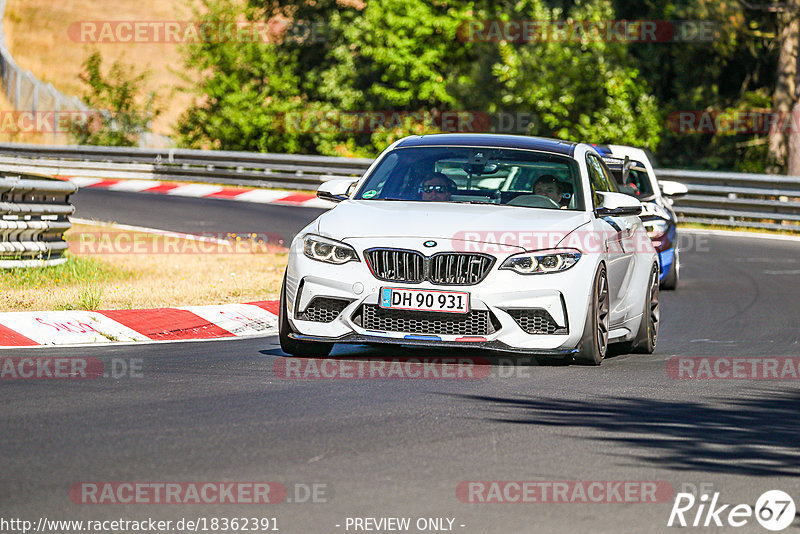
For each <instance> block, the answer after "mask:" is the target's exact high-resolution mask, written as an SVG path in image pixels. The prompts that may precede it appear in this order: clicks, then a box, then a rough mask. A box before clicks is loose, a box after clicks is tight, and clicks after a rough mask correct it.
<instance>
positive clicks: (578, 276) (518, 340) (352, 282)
mask: <svg viewBox="0 0 800 534" xmlns="http://www.w3.org/2000/svg"><path fill="white" fill-rule="evenodd" d="M361 257H362V258H363V255H362V256H361ZM503 259H504V258H502V257H498V261H497V262H496V263H495V265H494V266H493V267H492V270H491V271H490V272H489V274H488V275H487V277H486V278H485V279H484V280H483V281H482V282H480V283H479V284H476V285H471V286H442V285H434V284H431V283H429V282H423V283H420V284H404V283H398V282H386V281H381V280H378V279H376V278H375V277H374V276H373V275H372V273H371V272H370V270H369V268H368V267H367V265H366V263H365V262H364V261H363V259H362V261H361V262H350V263H347V264H344V265H331V264H326V263H322V262H318V261H315V260H311V259H310V258H307V257H306V256H305V255H303V253H302V251H301V250H298V249H296V248H293V250H292V251H291V253H290V258H289V264H288V267H287V271H286V273H287V274H286V296H287V299H286V300H287V317H288V318H289V322H290V324H291V327H292V330H293V332H294V337H295V338H296V339H299V340H307V341H324V342H333V343H386V344H395V345H397V344H400V345H417V346H430V347H437V346H438V347H465V348H466V347H470V348H485V349H492V350H497V351H507V352H520V353H532V354H542V355H553V356H566V355H570V354H572V353H573V352H574V350H575V348H576V347H577V346H578V344H579V342H580V339H581V337H582V335H583V326H584V323H585V319H586V312H587V309H588V306H589V300H590V295H591V283H592V280H593V276H594V272H595V269H596V265H597V261H599V259H598V258H597V257H595V256H594V255H591V254H587V255H584V256H583V257H582V258H581V260H580V261H579V262H578V263H577V264H576V265H575V266H574V267H572V268H571V269H569V270H566V271H564V272H560V273H551V274H543V275H531V276H523V275H519V274H517V273H514V272H512V271H507V270H498V266H499V265H500V264H501V263H502V260H503ZM382 287H393V288H406V289H431V290H439V291H442V290H444V291H462V292H467V293H469V294H470V310H471V311H475V312H488V314H489V315H488V316H489V318H490V320H491V321H492V323H493V328H492V329H491V330H493V331H491V332H488V333H484V334H481V335H472V334H463V333H462V334H447V333H444V332H443V331H441V330H440V331H437V330H436V328H428V329H423V330H424V331H420V329H419V328H418V329H417V331H394V330H375V329H370V328H366V327H365V325H364V324H363V322H362V324H359V317H360V316H361V315H362V314H363V312H364V310H363V307H364V306H365V305H366V306H374V307H378V295H379V293H380V290H381V288H382ZM317 297H320V298H323V297H327V298H334V299H341V300H344V301H347V302H348V304H347V305H346V307H345V308H344V309H343V310H342V311H341V313H338V315H337V316H336V318H335V319H333V320H332V321H330V322H319V321H309V320H303V319H301V318H299V317H298V314H297V311H298V310H299V311H300V312H304V311H305V310H306V309H307V307H308V305H309V304H310V303H312V301H314V299H315V298H317ZM531 309H537V310H545V311H546V312H547V314H549V316H550V317H551V318H552V322H553V323H555V325H556V326H557V327H558V329H557V332H558V333H553V334H545V333H537V334H531V333H528V332H526V331H525V330H523V328H522V327H521V326H520V324H519V323H518V322H517V321H515V320H514V318H513V317H512V315H511V314H509V311H510V310H531ZM413 314H416V316H419V317H421V318H427V317H432V315H431V314H434V312H413ZM413 314H412V315H413ZM434 315H435V316H436V317H439V318H442V317H444V319H445V320H446V319H447V316H453V317H455V316H458V315H459V314H442V313H435V314H434Z"/></svg>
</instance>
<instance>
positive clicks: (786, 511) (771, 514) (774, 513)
mask: <svg viewBox="0 0 800 534" xmlns="http://www.w3.org/2000/svg"><path fill="white" fill-rule="evenodd" d="M709 499H710V502H709ZM794 514H795V505H794V500H793V499H792V498H791V497H790V496H789V494H787V493H785V492H783V491H780V490H770V491H766V492H764V493H763V494H761V496H760V497H759V498H758V500H757V501H756V505H755V507H754V508H753V507H751V506H750V505H749V504H737V505H735V506H732V505H730V504H720V503H719V492H715V493H714V494H713V495H712V496H711V497H709V496H708V495H707V494H703V495H700V497H699V498H696V497H695V496H694V495H693V494H691V493H678V494H677V495H676V496H675V503H674V504H673V505H672V511H671V512H670V514H669V521H667V526H668V527H672V526H681V527H686V526H692V527H722V526H729V527H734V528H738V527H743V526H745V525H747V524H749V523H750V522H751V521H752V519H753V517H755V519H756V521H758V522H759V523H760V524H761V526H762V527H764V528H765V529H767V530H771V531H773V532H777V531H780V530H783V529H785V528H786V527H788V526H789V525H791V523H792V521H793V520H794V517H795V515H794Z"/></svg>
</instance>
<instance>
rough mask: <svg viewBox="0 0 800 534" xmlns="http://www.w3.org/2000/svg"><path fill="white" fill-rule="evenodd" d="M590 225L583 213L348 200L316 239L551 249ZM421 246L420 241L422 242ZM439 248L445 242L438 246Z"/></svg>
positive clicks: (321, 222) (325, 220)
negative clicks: (541, 242) (537, 242)
mask: <svg viewBox="0 0 800 534" xmlns="http://www.w3.org/2000/svg"><path fill="white" fill-rule="evenodd" d="M588 221H589V215H588V214H587V213H585V212H581V211H567V210H555V209H552V210H550V209H540V208H526V207H518V206H497V205H483V204H458V203H445V202H403V201H375V200H367V201H364V200H349V201H345V202H342V203H341V204H339V205H338V206H336V208H334V209H333V210H331V211H329V212H327V213H325V214H323V215H322V216H320V218H319V219H318V227H317V228H318V231H319V233H320V234H322V235H325V236H328V237H331V238H333V239H339V240H343V241H355V240H358V241H360V240H362V239H364V240H372V239H375V238H392V239H398V240H399V239H402V240H403V241H405V239H403V238H411V239H414V240H417V241H418V240H420V239H422V240H440V241H467V242H479V243H492V244H500V245H504V246H506V247H509V246H510V247H513V248H519V249H521V250H522V249H529V250H530V249H536V248H546V247H535V246H534V247H531V246H530V241H529V239H530V237H531V234H536V235H537V236H539V237H538V239H541V238H542V237H541V236H545V237H544V239H545V241H546V242H548V243H549V244H550V245H551V246H554V245H555V244H557V243H558V242H559V241H560V240H561V238H559V237H558V236H561V237H563V236H565V235H567V234H569V233H570V232H572V231H573V230H574V229H575V228H577V227H578V226H581V225H582V224H585V223H586V222H588ZM420 244H421V242H420ZM440 244H443V243H440Z"/></svg>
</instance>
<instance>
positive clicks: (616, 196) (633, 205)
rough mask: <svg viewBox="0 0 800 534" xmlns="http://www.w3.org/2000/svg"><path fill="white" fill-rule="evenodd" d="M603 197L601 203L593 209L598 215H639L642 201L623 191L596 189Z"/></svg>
mask: <svg viewBox="0 0 800 534" xmlns="http://www.w3.org/2000/svg"><path fill="white" fill-rule="evenodd" d="M597 194H598V195H600V196H601V197H602V198H603V203H602V204H601V205H600V206H598V207H597V208H596V209H595V212H596V213H597V216H598V217H605V216H607V215H612V216H615V215H616V216H625V215H639V214H640V213H642V203H641V202H639V201H638V200H637V199H635V198H633V197H630V196H628V195H626V194H625V193H613V192H606V191H598V192H597Z"/></svg>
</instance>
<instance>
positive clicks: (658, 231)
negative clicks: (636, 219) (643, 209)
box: [644, 220, 669, 239]
mask: <svg viewBox="0 0 800 534" xmlns="http://www.w3.org/2000/svg"><path fill="white" fill-rule="evenodd" d="M644 227H645V229H646V230H647V235H648V237H650V239H659V238H662V237H664V235H665V234H666V233H667V229H668V228H669V225H668V224H667V221H662V220H653V221H644Z"/></svg>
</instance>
